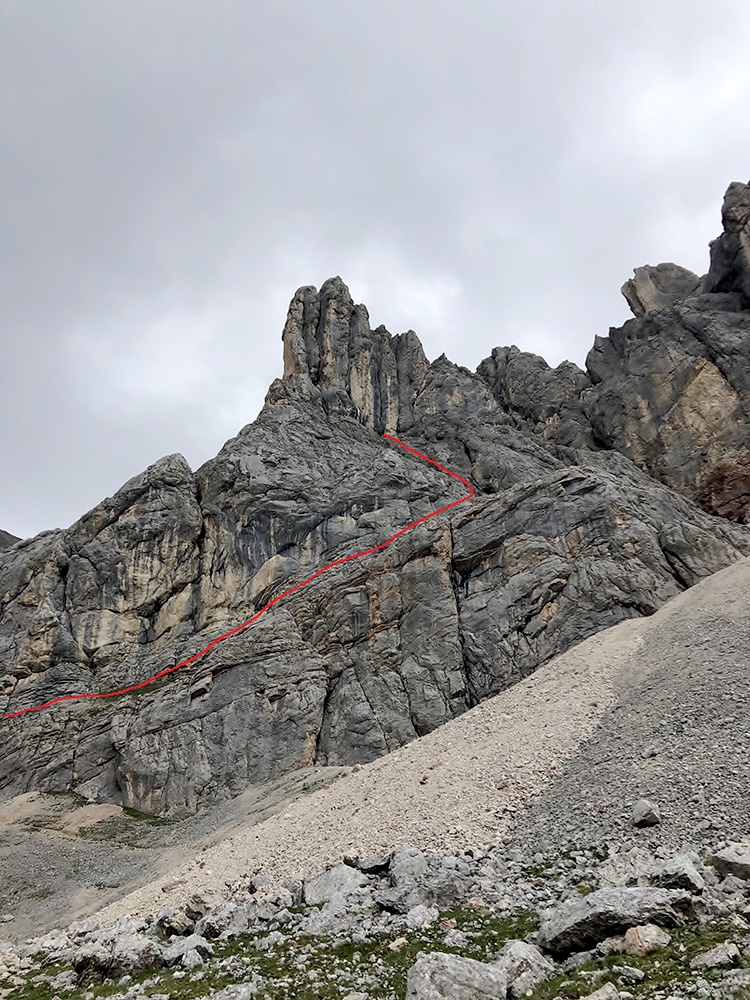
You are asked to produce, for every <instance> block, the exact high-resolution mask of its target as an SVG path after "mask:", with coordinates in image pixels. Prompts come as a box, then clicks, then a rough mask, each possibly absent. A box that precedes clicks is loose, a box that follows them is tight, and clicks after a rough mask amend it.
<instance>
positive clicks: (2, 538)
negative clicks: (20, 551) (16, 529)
mask: <svg viewBox="0 0 750 1000" xmlns="http://www.w3.org/2000/svg"><path fill="white" fill-rule="evenodd" d="M20 541H21V539H20V538H18V537H17V536H16V535H11V534H10V532H9V531H0V549H7V548H8V546H10V545H15V543H16V542H20Z"/></svg>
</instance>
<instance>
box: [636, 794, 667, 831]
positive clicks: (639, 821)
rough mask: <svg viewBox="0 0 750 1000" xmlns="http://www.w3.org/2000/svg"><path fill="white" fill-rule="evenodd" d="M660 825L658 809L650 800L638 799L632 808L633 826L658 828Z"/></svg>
mask: <svg viewBox="0 0 750 1000" xmlns="http://www.w3.org/2000/svg"><path fill="white" fill-rule="evenodd" d="M659 823H661V813H660V812H659V807H658V805H657V804H656V803H655V802H652V801H651V799H638V801H637V802H636V804H635V805H634V806H633V826H658V825H659Z"/></svg>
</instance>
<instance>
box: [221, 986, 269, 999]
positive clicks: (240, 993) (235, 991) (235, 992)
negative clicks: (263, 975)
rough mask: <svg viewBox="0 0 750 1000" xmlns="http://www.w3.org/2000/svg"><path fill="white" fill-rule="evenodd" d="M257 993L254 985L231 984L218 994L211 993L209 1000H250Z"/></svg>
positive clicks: (256, 987)
mask: <svg viewBox="0 0 750 1000" xmlns="http://www.w3.org/2000/svg"><path fill="white" fill-rule="evenodd" d="M257 993H258V986H257V984H256V983H232V985H231V986H225V987H224V989H223V990H219V991H218V993H213V994H212V996H211V1000H252V998H253V997H255V996H256V995H257Z"/></svg>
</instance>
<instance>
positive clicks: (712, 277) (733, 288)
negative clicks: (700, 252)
mask: <svg viewBox="0 0 750 1000" xmlns="http://www.w3.org/2000/svg"><path fill="white" fill-rule="evenodd" d="M721 221H722V223H723V225H724V232H723V233H722V234H721V236H719V237H718V239H715V240H713V241H712V242H711V243H710V244H709V245H710V247H711V266H710V267H709V269H708V274H707V275H706V280H705V289H706V291H707V292H739V293H740V294H741V296H742V302H743V305H744V307H745V308H748V306H750V184H742V183H741V182H738V181H735V182H734V183H732V184H730V185H729V187H728V188H727V192H726V194H725V195H724V204H723V205H722V209H721Z"/></svg>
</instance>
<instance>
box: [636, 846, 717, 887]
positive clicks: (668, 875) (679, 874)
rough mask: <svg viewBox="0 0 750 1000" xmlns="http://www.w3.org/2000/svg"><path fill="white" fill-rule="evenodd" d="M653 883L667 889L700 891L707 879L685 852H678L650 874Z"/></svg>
mask: <svg viewBox="0 0 750 1000" xmlns="http://www.w3.org/2000/svg"><path fill="white" fill-rule="evenodd" d="M649 881H650V882H651V884H652V885H660V886H662V887H663V888H665V889H687V891H688V892H696V893H700V892H702V891H703V887H704V886H705V884H706V881H705V879H704V878H703V876H702V875H701V874H700V872H699V871H698V869H697V868H696V867H695V865H694V864H693V862H692V861H691V860H690V858H689V857H687V855H685V854H678V855H676V856H675V857H674V858H670V859H669V861H666V862H665V863H664V864H663V865H660V866H658V867H657V868H656V870H655V871H654V872H653V873H652V874H651V875H650V876H649Z"/></svg>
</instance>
